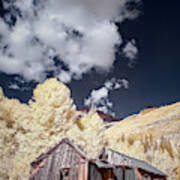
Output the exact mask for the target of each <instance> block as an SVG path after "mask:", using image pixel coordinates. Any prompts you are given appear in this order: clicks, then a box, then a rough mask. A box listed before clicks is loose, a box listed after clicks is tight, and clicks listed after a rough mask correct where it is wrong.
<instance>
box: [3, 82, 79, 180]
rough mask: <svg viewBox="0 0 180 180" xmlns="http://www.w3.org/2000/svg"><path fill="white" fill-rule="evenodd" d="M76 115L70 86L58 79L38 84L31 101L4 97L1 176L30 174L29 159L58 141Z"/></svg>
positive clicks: (30, 160)
mask: <svg viewBox="0 0 180 180" xmlns="http://www.w3.org/2000/svg"><path fill="white" fill-rule="evenodd" d="M1 94H2V93H1ZM0 97H2V96H0ZM75 119H76V108H75V106H74V105H73V102H72V99H71V98H70V90H69V89H68V88H67V87H66V86H65V85H64V84H62V83H60V82H58V81H57V80H55V79H49V80H47V81H46V82H45V83H44V84H41V85H38V86H37V88H36V89H35V91H34V97H33V101H31V102H30V103H29V105H25V104H21V103H20V102H19V101H17V100H14V99H11V100H10V99H7V98H5V97H2V98H1V101H0V179H1V180H6V179H12V180H15V179H17V178H20V177H24V176H28V174H29V166H30V162H32V161H33V160H34V159H35V158H36V157H37V156H39V155H40V154H41V153H44V152H46V151H47V150H48V149H49V148H50V147H52V146H54V145H55V144H56V143H58V142H59V141H60V139H61V138H62V137H64V136H65V134H66V131H67V130H68V129H69V128H71V127H72V124H73V123H74V121H75Z"/></svg>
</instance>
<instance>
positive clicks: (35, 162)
mask: <svg viewBox="0 0 180 180" xmlns="http://www.w3.org/2000/svg"><path fill="white" fill-rule="evenodd" d="M62 143H66V144H68V145H69V146H71V147H72V148H73V149H74V150H75V151H76V152H77V153H78V154H79V155H80V156H81V157H82V159H85V160H87V159H88V158H87V155H86V153H85V152H84V150H83V148H82V147H81V146H79V145H76V144H75V143H74V142H73V141H72V140H69V139H68V138H64V139H62V140H61V141H60V142H59V143H58V144H57V145H55V146H54V147H53V148H51V149H50V150H49V151H48V152H47V153H45V154H41V155H40V156H39V157H38V158H37V159H36V160H35V161H33V162H32V163H31V166H32V167H34V166H36V165H37V164H39V163H40V162H41V161H42V160H44V159H45V158H47V157H48V156H49V155H50V154H52V153H53V152H54V151H56V149H58V148H59V146H60V145H61V144H62Z"/></svg>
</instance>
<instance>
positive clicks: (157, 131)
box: [105, 103, 180, 180]
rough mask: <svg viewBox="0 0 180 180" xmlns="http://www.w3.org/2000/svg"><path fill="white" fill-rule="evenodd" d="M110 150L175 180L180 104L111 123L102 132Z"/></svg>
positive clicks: (178, 161)
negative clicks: (143, 162)
mask: <svg viewBox="0 0 180 180" xmlns="http://www.w3.org/2000/svg"><path fill="white" fill-rule="evenodd" d="M105 134H106V138H107V141H108V142H109V146H110V147H111V148H113V149H115V150H118V151H120V152H122V153H125V154H128V155H131V156H134V157H136V158H139V159H142V160H145V161H147V162H149V163H151V164H153V165H154V166H156V167H158V168H159V169H160V170H162V171H164V172H166V173H167V174H168V175H170V177H169V179H171V180H172V179H177V172H178V166H179V165H180V103H176V104H173V105H169V106H164V107H160V108H151V109H145V110H143V111H141V112H140V113H139V114H136V115H133V116H130V117H128V118H126V119H124V120H123V121H120V122H118V123H114V124H113V123H112V124H111V127H110V128H109V129H107V130H106V132H105Z"/></svg>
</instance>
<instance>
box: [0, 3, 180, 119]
mask: <svg viewBox="0 0 180 180" xmlns="http://www.w3.org/2000/svg"><path fill="white" fill-rule="evenodd" d="M179 7H180V2H178V1H177V2H176V1H173V2H171V1H167V0H164V1H163V0H159V1H151V0H146V1H143V7H142V9H143V10H142V12H141V15H140V16H139V18H137V19H136V20H134V21H128V20H127V21H125V22H123V24H121V26H119V28H120V29H121V35H122V36H123V37H124V39H127V40H128V39H131V38H134V37H135V38H136V40H137V45H138V48H139V55H138V58H137V60H136V61H137V63H136V64H135V65H134V66H133V68H129V67H128V66H127V60H126V59H125V58H124V59H123V57H122V56H119V57H117V58H120V59H121V61H116V64H115V68H114V69H113V70H112V71H111V72H110V73H108V74H98V73H91V74H87V75H85V76H84V78H83V79H82V80H79V81H73V82H72V83H71V84H69V85H68V86H69V87H70V88H71V90H72V97H73V98H74V101H75V103H76V104H77V105H78V107H79V108H82V107H83V99H84V98H85V97H87V95H88V93H89V92H90V90H91V89H93V88H97V87H99V86H101V85H102V84H103V82H104V80H105V79H107V78H111V77H113V76H116V77H117V78H118V77H119V78H127V79H128V80H129V83H130V84H129V89H128V90H125V89H120V90H117V91H114V92H113V93H111V99H112V100H113V103H114V108H113V110H114V111H115V112H116V116H117V117H125V116H127V115H130V114H132V113H134V112H138V111H140V110H141V109H144V108H145V107H147V106H160V105H165V104H170V103H174V102H177V101H180V48H179V40H180V37H179V32H180V21H179V18H180V15H179ZM10 82H14V76H8V75H5V74H3V73H1V74H0V86H1V87H3V89H4V93H5V95H6V96H8V97H15V98H18V99H20V100H21V101H22V102H27V101H28V99H29V98H30V97H31V95H32V90H33V88H34V87H35V85H36V84H35V83H33V82H32V83H27V84H25V85H24V86H27V87H29V86H30V87H31V88H30V90H29V91H19V90H9V89H8V88H7V86H8V84H9V83H10Z"/></svg>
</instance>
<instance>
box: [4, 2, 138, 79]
mask: <svg viewBox="0 0 180 180" xmlns="http://www.w3.org/2000/svg"><path fill="white" fill-rule="evenodd" d="M128 1H129V0H111V1H109V0H99V1H96V0H86V1H84V0H76V1H75V0H68V1H67V0H26V1H24V0H17V1H3V5H4V8H5V9H9V13H6V14H5V15H4V21H2V20H1V21H0V27H1V28H0V42H1V44H0V71H1V72H4V73H7V74H18V75H21V76H22V77H23V78H24V79H25V80H27V81H29V80H35V81H42V80H44V79H45V78H46V75H47V73H48V72H51V73H53V74H54V76H56V77H57V78H59V79H60V80H62V81H63V82H70V81H71V80H72V79H80V78H81V77H82V75H83V74H84V73H87V72H89V71H90V70H91V69H92V68H95V69H96V68H98V69H101V70H103V71H108V70H109V69H110V68H111V67H113V64H114V61H115V51H116V48H115V46H116V45H120V44H121V43H122V42H123V40H122V38H121V36H120V34H119V33H118V31H117V27H116V26H115V23H114V22H115V21H118V22H122V21H124V20H125V19H128V18H129V19H133V18H136V16H137V15H138V12H137V11H136V10H131V11H130V10H128V8H127V2H128ZM135 2H139V0H135ZM55 57H56V61H55V60H54V58H55ZM129 57H130V56H129ZM130 58H131V57H130ZM57 61H58V64H59V65H57ZM62 63H63V64H64V65H65V66H66V69H64V68H63V66H61V64H62Z"/></svg>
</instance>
